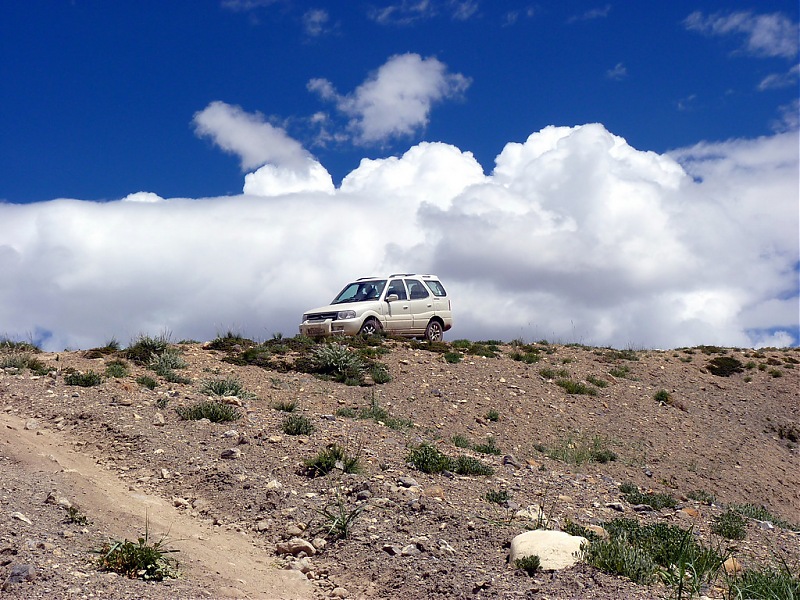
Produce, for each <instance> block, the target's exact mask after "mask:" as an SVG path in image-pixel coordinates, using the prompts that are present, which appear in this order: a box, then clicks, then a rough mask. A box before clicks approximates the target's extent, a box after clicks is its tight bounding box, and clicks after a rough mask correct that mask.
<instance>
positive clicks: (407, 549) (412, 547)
mask: <svg viewBox="0 0 800 600" xmlns="http://www.w3.org/2000/svg"><path fill="white" fill-rule="evenodd" d="M419 553H420V549H419V548H417V545H416V544H408V545H407V546H404V547H403V549H402V550H401V551H400V554H401V556H416V555H417V554H419Z"/></svg>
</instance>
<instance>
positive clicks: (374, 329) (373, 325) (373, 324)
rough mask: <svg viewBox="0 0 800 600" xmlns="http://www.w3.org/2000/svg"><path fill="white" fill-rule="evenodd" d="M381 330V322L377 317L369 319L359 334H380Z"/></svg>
mask: <svg viewBox="0 0 800 600" xmlns="http://www.w3.org/2000/svg"><path fill="white" fill-rule="evenodd" d="M380 332H381V324H380V323H378V321H377V320H375V319H367V320H366V321H364V324H363V325H362V326H361V329H360V330H359V331H358V333H359V335H363V336H369V335H378V334H380Z"/></svg>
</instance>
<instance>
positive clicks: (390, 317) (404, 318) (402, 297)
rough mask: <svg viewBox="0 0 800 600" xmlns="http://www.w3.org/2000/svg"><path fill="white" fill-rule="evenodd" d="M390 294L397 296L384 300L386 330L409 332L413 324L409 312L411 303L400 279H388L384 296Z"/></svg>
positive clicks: (386, 296)
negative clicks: (389, 300) (387, 300)
mask: <svg viewBox="0 0 800 600" xmlns="http://www.w3.org/2000/svg"><path fill="white" fill-rule="evenodd" d="M391 295H395V296H397V300H393V301H392V302H386V323H385V327H386V330H387V331H391V332H394V333H401V334H402V333H409V332H410V331H411V328H412V327H413V325H414V317H413V316H412V314H411V304H410V303H409V300H408V293H407V291H406V286H405V284H404V283H403V280H402V279H392V280H391V281H389V285H388V287H387V288H386V295H385V296H384V298H388V297H389V296H391Z"/></svg>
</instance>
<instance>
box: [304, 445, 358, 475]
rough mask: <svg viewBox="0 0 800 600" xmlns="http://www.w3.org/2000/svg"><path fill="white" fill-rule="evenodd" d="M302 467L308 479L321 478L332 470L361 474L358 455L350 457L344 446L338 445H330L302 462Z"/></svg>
mask: <svg viewBox="0 0 800 600" xmlns="http://www.w3.org/2000/svg"><path fill="white" fill-rule="evenodd" d="M303 465H304V466H305V468H306V472H307V474H308V475H309V476H310V477H321V476H324V475H327V474H328V473H330V472H331V471H333V470H334V469H340V470H341V471H342V472H343V473H360V472H361V459H360V458H359V456H358V453H356V454H355V455H350V454H348V452H347V450H346V449H345V448H344V446H340V445H339V444H331V445H330V446H328V447H327V448H325V449H324V450H321V451H320V452H318V453H317V455H316V456H314V457H312V458H309V459H306V460H305V461H303Z"/></svg>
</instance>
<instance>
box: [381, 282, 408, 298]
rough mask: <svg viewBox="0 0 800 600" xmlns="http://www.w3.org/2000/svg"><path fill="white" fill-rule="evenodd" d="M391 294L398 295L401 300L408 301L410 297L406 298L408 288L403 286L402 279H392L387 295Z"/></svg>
mask: <svg viewBox="0 0 800 600" xmlns="http://www.w3.org/2000/svg"><path fill="white" fill-rule="evenodd" d="M391 294H397V297H398V298H399V299H400V300H406V299H408V296H406V287H405V286H404V285H403V280H402V279H392V280H391V281H390V282H389V289H388V290H386V295H387V296H389V295H391Z"/></svg>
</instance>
